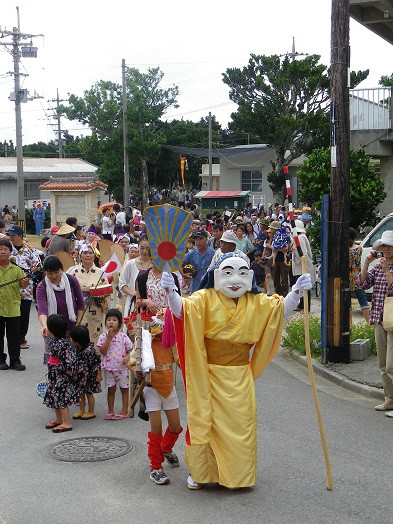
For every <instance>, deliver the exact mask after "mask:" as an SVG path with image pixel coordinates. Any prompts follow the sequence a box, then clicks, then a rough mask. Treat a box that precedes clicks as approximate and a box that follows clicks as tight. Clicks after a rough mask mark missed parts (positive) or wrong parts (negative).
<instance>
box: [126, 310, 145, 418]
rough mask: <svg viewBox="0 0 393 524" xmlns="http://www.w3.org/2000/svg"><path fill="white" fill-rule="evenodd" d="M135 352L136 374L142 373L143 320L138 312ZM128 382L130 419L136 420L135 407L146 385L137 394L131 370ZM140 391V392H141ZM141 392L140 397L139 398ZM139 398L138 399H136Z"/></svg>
mask: <svg viewBox="0 0 393 524" xmlns="http://www.w3.org/2000/svg"><path fill="white" fill-rule="evenodd" d="M135 352H136V363H135V373H136V372H141V371H142V319H141V313H140V311H139V310H138V314H137V316H136V328H135ZM128 380H129V388H128V418H134V407H135V405H136V403H137V401H138V399H139V397H140V396H141V393H142V391H143V387H144V385H145V384H143V387H142V388H141V384H142V382H143V380H142V382H141V383H140V384H139V387H138V388H137V390H136V392H135V388H134V373H133V372H132V371H131V370H129V372H128ZM139 390H140V392H139ZM138 392H139V395H138V396H137V394H138ZM135 397H137V398H135Z"/></svg>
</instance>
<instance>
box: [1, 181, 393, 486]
mask: <svg viewBox="0 0 393 524" xmlns="http://www.w3.org/2000/svg"><path fill="white" fill-rule="evenodd" d="M172 197H173V199H174V203H176V204H179V205H182V206H185V207H186V208H187V209H188V210H189V211H190V212H191V214H192V225H191V231H190V237H189V239H188V242H187V253H186V255H185V257H184V260H183V263H182V266H181V267H180V268H179V269H178V271H176V272H174V273H172V274H169V273H164V274H163V273H162V272H161V271H160V270H159V269H158V268H157V267H156V266H155V265H154V260H153V259H152V257H151V253H150V248H149V239H148V237H147V235H146V226H145V223H144V221H143V214H142V212H141V209H140V206H138V205H136V207H135V208H134V210H133V212H132V213H131V212H130V213H126V212H125V211H124V210H123V209H122V207H121V206H120V205H119V204H114V205H113V206H111V207H105V205H104V206H101V205H100V204H101V203H99V205H98V206H97V209H99V211H100V212H99V216H98V217H97V220H96V221H95V222H94V223H92V224H91V225H90V226H89V227H84V226H81V225H78V220H77V217H69V218H67V220H66V221H65V223H64V224H62V225H61V226H52V228H51V230H50V234H49V235H48V236H46V237H44V238H42V242H41V246H42V250H41V251H39V250H37V249H35V248H33V247H31V246H29V245H28V244H27V243H26V241H25V239H24V235H23V230H22V229H21V228H20V227H19V226H16V225H13V226H12V227H11V228H10V229H9V230H8V232H7V235H6V236H3V237H2V238H0V285H1V284H6V285H5V286H4V287H2V288H0V304H1V305H2V311H3V314H2V316H0V370H6V369H9V368H11V369H15V370H18V371H23V370H24V369H25V366H24V365H23V364H22V362H21V359H20V352H21V349H26V348H28V346H29V344H28V339H27V336H28V335H27V334H28V326H29V318H30V308H31V303H32V300H33V298H35V300H36V302H37V312H38V319H39V322H40V325H41V333H42V337H43V341H44V356H43V362H44V364H45V365H47V366H48V386H47V389H46V393H45V397H44V403H45V405H46V406H48V407H50V408H53V409H54V411H55V418H54V419H53V420H50V421H49V422H48V423H47V425H46V428H47V429H51V430H52V431H53V432H54V433H61V432H66V431H71V430H72V429H73V420H78V419H82V420H89V419H93V418H95V417H96V414H95V400H94V395H96V394H98V393H99V392H100V391H101V382H102V381H104V384H105V389H106V390H107V413H106V415H105V417H104V418H105V420H107V421H120V420H123V419H125V418H127V416H128V409H129V388H130V387H131V385H132V384H131V383H130V380H133V378H132V377H133V375H130V373H129V371H130V366H131V365H132V364H131V361H132V359H131V358H130V356H131V355H132V354H133V337H132V334H131V332H130V329H131V328H130V325H129V324H128V320H129V319H130V318H131V316H132V313H133V312H134V311H135V308H136V307H138V308H139V309H141V310H143V311H144V315H145V316H144V318H145V321H147V322H148V323H150V322H152V324H151V325H154V328H153V327H152V328H151V330H150V331H151V340H152V341H151V351H152V355H153V359H154V362H155V366H153V369H152V370H151V373H150V374H151V379H150V382H149V384H148V387H146V388H145V391H144V405H141V409H140V413H139V414H140V417H141V418H143V419H145V420H146V419H147V420H149V423H150V431H148V459H149V463H150V479H151V480H152V481H154V482H155V483H156V484H167V483H168V482H169V478H168V476H167V475H166V473H165V472H164V470H163V467H162V466H163V463H164V461H166V462H167V463H169V464H170V465H171V466H174V467H176V466H178V465H179V459H178V457H177V455H176V454H175V453H174V451H173V447H174V445H175V443H176V441H177V439H178V437H179V435H180V433H181V432H182V427H181V423H180V415H179V403H178V399H177V393H176V389H175V387H174V372H173V364H174V363H178V364H179V365H180V366H181V368H182V371H183V376H184V381H185V387H186V397H187V423H188V432H187V435H186V442H187V448H186V449H187V452H186V461H187V465H188V467H189V470H190V475H189V477H188V482H187V483H188V487H189V488H190V489H199V488H200V487H202V485H203V484H204V483H206V482H216V481H217V482H219V483H220V484H222V485H224V486H227V487H230V488H237V487H245V486H250V485H253V483H255V460H254V459H253V457H255V453H256V451H255V450H256V417H255V411H256V407H255V399H254V393H253V385H252V384H253V380H254V379H255V378H256V377H258V376H259V375H260V374H261V373H262V372H263V370H264V368H265V367H266V365H267V364H268V363H269V362H270V360H271V359H272V358H273V357H274V355H275V353H276V352H277V350H278V346H279V341H280V336H281V328H282V321H283V318H284V316H285V317H286V316H289V315H291V314H293V312H294V311H301V310H302V309H303V307H304V305H303V301H302V298H301V292H302V291H303V290H304V289H305V290H308V293H310V288H311V286H312V283H313V280H314V275H315V272H314V271H315V270H314V265H313V257H312V252H311V247H310V242H309V240H308V237H307V224H309V223H310V220H311V216H310V209H309V208H307V207H304V208H303V209H302V210H298V211H297V218H296V221H295V224H296V230H297V234H298V236H299V242H300V245H301V247H302V251H303V253H304V254H305V255H306V258H307V268H308V271H309V274H308V275H307V276H306V277H305V275H302V268H301V263H300V259H299V255H298V252H297V250H296V249H295V248H294V241H293V232H292V229H291V225H290V223H289V220H288V211H287V210H286V207H285V203H284V205H283V206H279V205H278V204H277V205H275V206H272V205H270V204H269V205H268V206H267V209H266V210H265V209H264V208H263V207H260V208H256V207H253V206H251V205H250V206H248V207H247V208H245V209H243V210H242V211H241V212H236V213H232V212H229V210H228V209H224V211H223V213H219V212H214V213H211V214H208V215H207V216H206V217H205V218H202V217H201V216H200V215H199V214H198V208H197V206H196V204H193V203H192V202H191V200H190V199H187V197H186V195H185V194H184V195H183V193H182V191H180V193H178V194H177V195H176V199H175V196H173V195H172ZM183 198H184V200H183ZM160 200H162V199H159V197H157V202H159V201H160ZM389 233H391V232H389ZM384 235H385V233H384ZM385 236H386V235H385ZM382 240H384V242H383V243H382V244H381V245H378V246H376V247H375V249H379V250H381V251H382V252H383V255H384V257H383V258H382V259H381V263H380V265H379V266H378V267H379V269H378V270H376V269H374V268H373V270H371V272H369V273H367V271H366V269H367V267H366V265H365V267H364V268H363V269H361V270H360V269H359V256H358V253H355V252H354V253H353V255H354V257H353V259H354V260H355V261H356V264H355V266H356V267H357V273H356V274H355V276H354V277H353V281H354V282H353V284H354V286H355V287H354V289H357V290H359V289H361V288H367V287H370V286H372V285H374V294H375V295H376V293H378V292H379V294H380V295H381V296H382V294H383V293H385V291H387V290H390V291H391V289H390V288H391V287H392V286H393V266H392V262H393V255H392V253H390V251H391V250H393V239H392V238H391V237H389V238H388V237H387V236H386V238H384V237H383V239H382ZM105 242H107V244H106V245H104V243H105ZM105 246H106V247H105ZM108 246H110V249H111V250H110V251H109V253H112V252H116V255H117V256H119V259H120V262H121V267H120V268H118V271H117V272H116V273H115V274H114V275H112V276H111V279H110V281H109V280H108V279H107V278H106V276H104V274H103V272H102V270H101V268H102V266H103V265H105V263H106V262H107V261H108V255H105V256H104V251H105V249H106V250H107V249H108ZM104 248H105V249H104ZM350 249H353V242H352V244H351V245H350ZM64 252H66V253H68V258H66V259H64V255H62V256H60V255H61V254H64ZM355 255H356V256H355ZM109 256H110V255H109ZM367 260H369V257H368V258H367ZM65 265H67V266H68V267H65ZM250 270H252V271H250ZM40 277H41V278H40ZM384 279H385V280H384ZM382 281H383V283H382ZM385 281H386V282H385ZM378 286H379V287H378ZM378 289H379V290H380V291H377V290H378ZM92 290H93V291H96V290H102V291H103V293H102V294H100V293H93V292H92ZM390 291H389V292H390ZM357 295H358V296H359V300H360V299H362V300H363V298H364V297H363V295H362V293H361V292H360V291H359V292H358V293H357ZM181 297H182V298H181ZM381 302H383V300H382V299H381V297H380V296H378V297H376V298H375V300H374V301H373V304H372V309H371V316H370V321H371V323H373V324H376V325H377V331H378V334H377V335H376V336H378V341H377V346H378V347H379V354H380V355H381V356H380V366H381V370H382V376H383V383H384V388H385V395H386V399H385V403H384V404H383V405H381V406H379V407H378V409H381V410H391V409H393V390H392V383H393V382H392V378H393V358H392V356H391V353H392V351H393V350H392V347H393V346H392V343H391V340H390V338H389V337H390V334H389V333H388V334H386V332H384V329H383V326H382V320H381V318H382V317H381ZM309 303H310V296H309ZM363 306H364V304H363ZM170 310H171V311H172V314H173V317H172V316H170V315H169V316H168V315H167V313H168V312H169V311H170ZM207 310H208V311H209V315H206V314H205V313H204V312H205V311H207ZM256 311H257V312H258V315H257V317H255V312H256ZM235 313H236V315H235V317H234V314H235ZM255 318H258V322H256V321H255ZM124 319H125V320H124ZM170 319H172V320H170ZM234 320H235V321H234ZM179 321H180V324H179ZM171 322H172V324H171ZM168 324H171V325H172V328H171V329H172V332H171V333H170V334H169V335H168V333H165V329H166V326H167V325H168ZM168 329H169V331H170V328H168ZM377 331H376V333H377ZM15 333H19V337H15V336H14V334H15ZM5 335H6V338H7V344H8V354H9V364H8V363H7V361H6V359H7V355H6V353H5V350H4V336H5ZM201 337H202V338H201ZM254 345H255V346H254ZM229 347H230V351H229V349H228V348H229ZM252 347H254V351H253V353H252V358H251V360H250V356H249V351H250V349H251V348H252ZM185 354H186V355H187V358H185ZM221 368H223V369H221ZM224 368H225V373H227V375H228V376H227V375H225V376H224V375H223V373H224ZM132 369H134V368H132ZM138 378H139V379H140V378H141V377H138V376H137V379H138ZM117 388H119V389H120V395H121V409H120V410H119V411H116V409H115V396H116V390H117ZM224 390H225V392H224ZM239 391H241V392H242V393H241V395H242V398H243V400H244V399H245V398H247V399H248V400H247V402H244V403H243V404H244V405H243V407H242V408H241V409H240V408H238V407H235V406H234V405H232V403H231V404H230V405H228V406H227V407H226V408H225V409H223V403H222V401H221V400H222V398H221V395H222V394H224V395H227V398H235V397H236V395H237V394H238V393H239ZM195 395H197V397H196V396H195ZM253 399H254V400H253ZM196 403H197V404H198V409H197V410H196V408H195V406H196ZM74 404H76V405H78V411H76V412H75V413H74V414H73V415H71V414H70V412H69V407H70V406H72V405H74ZM162 410H163V411H164V412H165V414H166V418H167V423H168V425H167V428H166V429H165V430H163V423H162V419H161V411H162ZM228 410H229V411H228ZM235 411H236V417H235V418H236V420H237V421H238V422H237V423H236V424H237V426H236V427H234V426H233V416H231V414H232V415H233V413H234V412H235ZM243 419H244V424H243V423H242V422H239V421H242V420H243ZM250 419H251V422H250ZM217 424H219V426H220V427H219V428H218V427H216V425H217ZM229 436H230V439H232V440H233V439H234V440H235V441H236V443H237V444H236V446H237V448H238V450H237V451H236V452H234V453H233V456H228V454H225V453H224V454H222V453H221V451H220V450H223V449H225V448H226V446H228V438H229ZM229 455H231V454H229ZM239 455H241V457H240V456H239ZM212 456H213V457H214V459H213V458H212ZM244 460H246V462H247V464H248V465H249V467H248V468H244ZM245 470H246V473H245Z"/></svg>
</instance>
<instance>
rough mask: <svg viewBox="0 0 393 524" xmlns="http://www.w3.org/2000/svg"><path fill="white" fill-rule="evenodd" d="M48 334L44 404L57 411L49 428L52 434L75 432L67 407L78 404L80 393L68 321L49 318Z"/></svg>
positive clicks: (56, 316) (57, 316)
mask: <svg viewBox="0 0 393 524" xmlns="http://www.w3.org/2000/svg"><path fill="white" fill-rule="evenodd" d="M47 329H48V333H50V335H51V343H50V348H49V359H48V387H47V388H46V392H45V397H44V404H45V405H46V406H48V408H54V410H55V413H56V418H55V420H52V421H51V422H48V424H47V425H46V426H45V428H46V429H51V430H52V431H53V433H63V432H65V431H72V424H71V420H70V412H69V410H68V406H71V405H72V404H77V403H78V401H79V391H78V389H77V386H76V378H77V365H78V364H77V355H76V348H75V347H74V346H72V345H71V343H70V339H69V338H68V336H67V319H66V318H65V317H64V316H63V315H49V317H48V319H47Z"/></svg>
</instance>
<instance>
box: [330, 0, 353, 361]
mask: <svg viewBox="0 0 393 524" xmlns="http://www.w3.org/2000/svg"><path fill="white" fill-rule="evenodd" d="M331 22H332V29H331V80H330V90H331V102H330V116H331V170H330V206H329V243H328V249H329V253H328V300H327V306H328V307H327V318H328V326H327V328H328V329H327V345H328V359H329V360H330V361H331V362H349V336H350V332H349V328H350V326H349V319H350V305H351V295H350V291H349V239H348V230H349V177H350V173H349V0H332V19H331Z"/></svg>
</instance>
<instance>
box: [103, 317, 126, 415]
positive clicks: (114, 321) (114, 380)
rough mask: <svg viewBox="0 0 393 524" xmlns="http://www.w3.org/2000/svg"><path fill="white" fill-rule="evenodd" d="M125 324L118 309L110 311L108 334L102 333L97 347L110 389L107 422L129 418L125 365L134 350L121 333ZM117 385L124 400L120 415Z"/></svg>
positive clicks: (106, 383)
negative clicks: (117, 407) (126, 359)
mask: <svg viewBox="0 0 393 524" xmlns="http://www.w3.org/2000/svg"><path fill="white" fill-rule="evenodd" d="M122 322H123V317H122V314H121V313H120V311H119V310H118V309H109V310H108V311H107V313H106V315H105V326H106V328H107V330H108V331H107V333H102V334H101V335H100V337H99V339H98V342H97V347H98V349H99V350H100V353H101V355H102V361H101V369H102V370H103V371H104V379H105V386H106V387H107V388H108V397H107V398H108V413H107V414H106V415H105V417H104V418H105V420H122V419H124V418H127V416H128V368H127V366H126V364H123V360H124V357H125V356H126V355H128V353H130V351H131V349H132V344H131V340H130V339H129V338H128V336H127V335H126V334H125V333H122V332H121V331H120V328H121V325H122ZM116 384H118V385H119V387H120V391H121V399H122V404H123V405H122V409H121V411H120V413H115V412H114V410H115V395H116Z"/></svg>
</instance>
